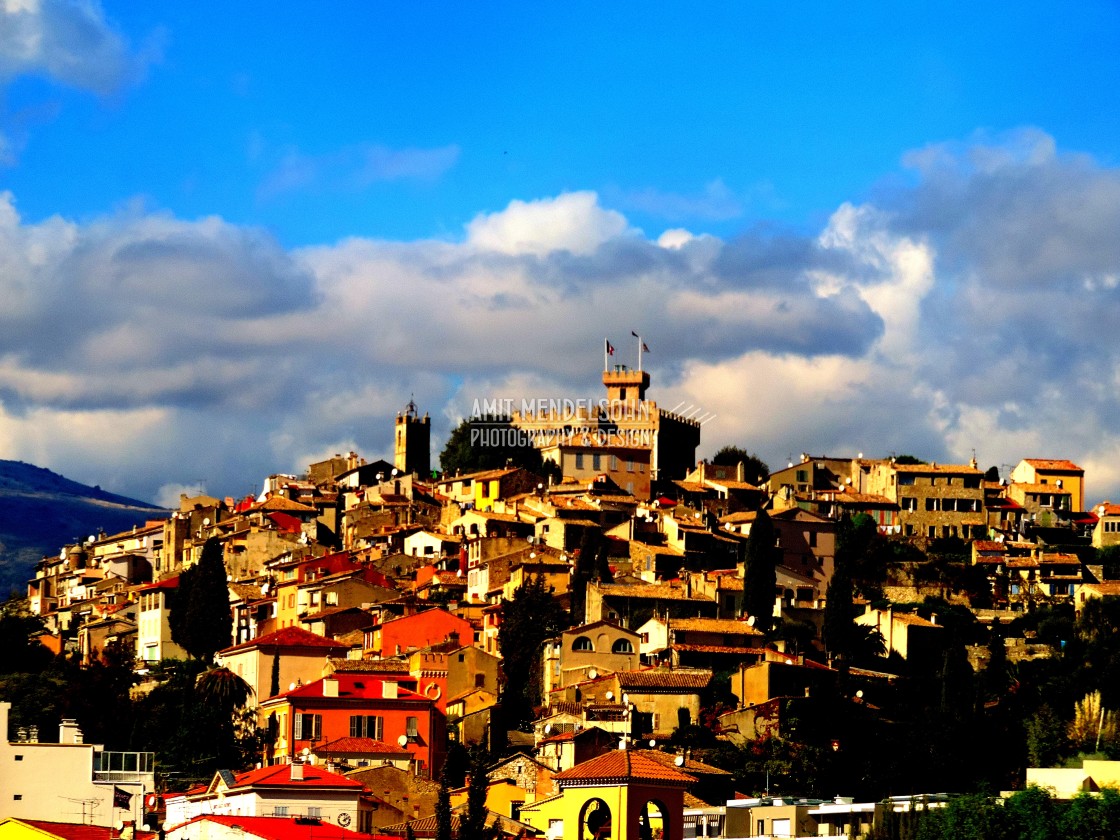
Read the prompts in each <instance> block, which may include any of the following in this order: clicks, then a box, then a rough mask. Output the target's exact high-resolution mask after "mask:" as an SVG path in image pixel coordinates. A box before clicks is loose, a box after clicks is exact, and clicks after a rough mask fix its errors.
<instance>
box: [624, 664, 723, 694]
mask: <svg viewBox="0 0 1120 840" xmlns="http://www.w3.org/2000/svg"><path fill="white" fill-rule="evenodd" d="M614 678H615V679H617V680H618V685H619V688H621V689H623V690H627V689H642V688H692V689H701V688H706V687H707V685H708V683H709V682H711V681H712V672H711V671H708V670H704V669H691V668H690V669H687V670H686V669H683V668H649V669H647V670H644V671H619V672H618V673H617V674H615V675H614Z"/></svg>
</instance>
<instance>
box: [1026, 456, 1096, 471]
mask: <svg viewBox="0 0 1120 840" xmlns="http://www.w3.org/2000/svg"><path fill="white" fill-rule="evenodd" d="M1023 461H1024V463H1027V464H1030V465H1031V466H1032V467H1034V468H1035V469H1036V470H1062V471H1064V472H1084V470H1082V469H1081V467H1079V466H1077V464H1075V463H1073V461H1067V460H1065V459H1064V458H1055V459H1051V458H1024V459H1023Z"/></svg>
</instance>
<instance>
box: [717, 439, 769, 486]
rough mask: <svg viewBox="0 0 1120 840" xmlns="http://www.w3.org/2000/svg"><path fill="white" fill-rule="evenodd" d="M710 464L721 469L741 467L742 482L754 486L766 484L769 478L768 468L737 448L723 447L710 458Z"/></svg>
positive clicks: (749, 453) (748, 453)
mask: <svg viewBox="0 0 1120 840" xmlns="http://www.w3.org/2000/svg"><path fill="white" fill-rule="evenodd" d="M712 463H713V464H715V465H716V466H721V467H736V466H738V465H739V464H742V465H743V480H744V481H748V482H750V483H751V484H754V485H755V486H761V485H762V484H764V483H766V480H767V479H768V478H769V477H770V467H768V466H767V465H766V462H765V461H763V460H762V459H761V458H759V457H758V456H757V455H755V454H754V453H753V452H747V450H745V449H743V448H741V447H738V446H725V447H723V448H722V449H720V450H719V451H718V452H716V454H715V455H713V456H712Z"/></svg>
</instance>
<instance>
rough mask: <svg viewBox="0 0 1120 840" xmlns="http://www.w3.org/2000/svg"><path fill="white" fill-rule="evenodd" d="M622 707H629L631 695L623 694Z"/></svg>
mask: <svg viewBox="0 0 1120 840" xmlns="http://www.w3.org/2000/svg"><path fill="white" fill-rule="evenodd" d="M622 705H624V706H629V705H630V695H629V694H623V695H622Z"/></svg>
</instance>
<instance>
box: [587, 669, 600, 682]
mask: <svg viewBox="0 0 1120 840" xmlns="http://www.w3.org/2000/svg"><path fill="white" fill-rule="evenodd" d="M587 676H588V677H590V678H591V679H593V680H594V679H597V678H598V677H599V672H598V671H596V670H595V669H594V668H592V669H591V670H590V671H588V672H587Z"/></svg>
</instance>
